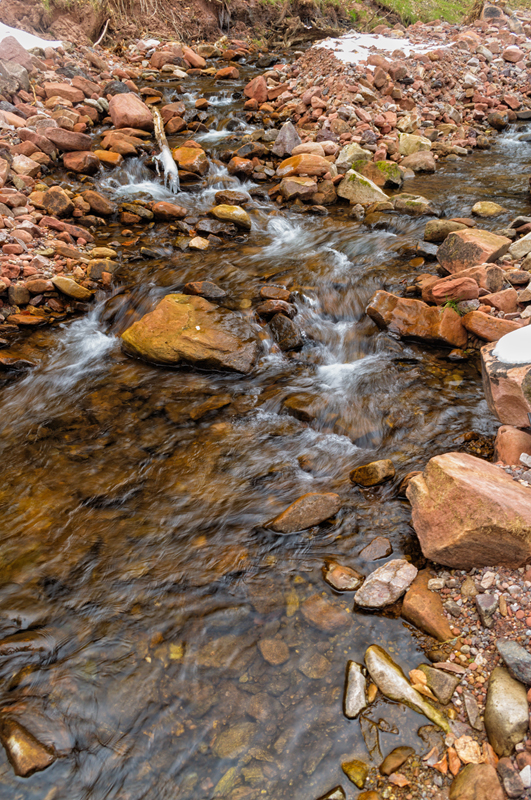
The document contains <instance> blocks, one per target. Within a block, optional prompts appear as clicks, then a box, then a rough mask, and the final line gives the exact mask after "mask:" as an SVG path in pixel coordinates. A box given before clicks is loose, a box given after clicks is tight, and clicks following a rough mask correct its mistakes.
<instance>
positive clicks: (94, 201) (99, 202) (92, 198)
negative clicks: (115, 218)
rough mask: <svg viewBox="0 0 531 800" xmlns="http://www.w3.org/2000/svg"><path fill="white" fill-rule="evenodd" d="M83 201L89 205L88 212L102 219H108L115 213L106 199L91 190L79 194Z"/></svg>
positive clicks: (112, 204) (112, 206)
mask: <svg viewBox="0 0 531 800" xmlns="http://www.w3.org/2000/svg"><path fill="white" fill-rule="evenodd" d="M81 196H82V198H83V200H84V201H85V202H86V203H88V204H89V206H90V210H91V211H93V212H94V213H95V214H98V215H99V216H102V217H110V216H111V214H114V212H115V211H116V206H115V205H114V203H112V202H111V201H110V200H108V199H107V198H106V197H104V196H103V195H102V194H100V193H99V192H95V191H94V190H93V189H87V190H86V191H85V192H82V194H81Z"/></svg>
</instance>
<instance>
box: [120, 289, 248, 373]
mask: <svg viewBox="0 0 531 800" xmlns="http://www.w3.org/2000/svg"><path fill="white" fill-rule="evenodd" d="M122 344H123V348H124V350H125V352H126V353H128V354H129V355H133V356H136V357H137V358H141V359H143V360H145V361H150V362H152V363H155V364H171V365H173V364H179V363H180V362H182V361H184V362H190V363H192V364H196V365H198V366H200V367H206V368H210V369H221V370H232V371H234V372H243V373H247V372H250V371H251V370H252V368H253V366H254V363H255V361H256V358H257V356H258V341H257V338H256V336H255V334H254V331H253V330H252V329H251V327H250V325H249V323H248V322H247V321H246V320H244V319H243V317H241V316H239V315H238V314H235V313H234V312H232V311H227V310H226V309H222V308H218V307H217V306H214V305H212V303H209V302H208V300H205V299H204V298H203V297H195V296H190V295H186V294H168V295H166V297H164V298H163V299H162V300H161V301H160V303H159V304H158V305H157V306H155V308H154V309H153V311H151V312H149V313H148V314H146V315H145V316H143V317H142V319H140V320H138V321H137V322H133V324H132V325H131V327H130V328H128V329H127V330H126V331H125V332H124V333H123V334H122Z"/></svg>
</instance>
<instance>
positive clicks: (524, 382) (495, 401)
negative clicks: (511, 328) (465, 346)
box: [481, 320, 531, 428]
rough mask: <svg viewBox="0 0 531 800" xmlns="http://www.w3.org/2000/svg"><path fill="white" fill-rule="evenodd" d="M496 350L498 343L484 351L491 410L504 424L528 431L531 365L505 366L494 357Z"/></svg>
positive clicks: (484, 370) (530, 402)
mask: <svg viewBox="0 0 531 800" xmlns="http://www.w3.org/2000/svg"><path fill="white" fill-rule="evenodd" d="M500 321H501V320H500ZM495 349H496V343H493V344H487V345H485V346H484V347H482V348H481V371H482V374H483V391H484V392H485V397H486V398H487V403H488V405H489V408H490V410H491V411H492V413H493V414H495V415H496V416H497V417H498V419H499V420H500V422H502V423H503V424H504V425H514V426H516V427H517V428H527V427H528V426H529V418H528V414H529V413H531V363H530V364H504V363H503V362H502V361H499V359H497V358H496V356H495V355H494V350H495Z"/></svg>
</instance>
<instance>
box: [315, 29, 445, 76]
mask: <svg viewBox="0 0 531 800" xmlns="http://www.w3.org/2000/svg"><path fill="white" fill-rule="evenodd" d="M315 47H326V48H327V49H328V50H333V51H334V55H335V56H336V58H338V59H339V61H344V62H345V63H346V64H357V63H358V62H359V61H364V60H365V59H366V58H367V57H368V56H369V55H370V54H371V52H373V51H375V50H377V51H379V52H381V53H392V52H393V51H394V50H402V51H403V52H404V53H405V55H406V56H410V55H411V54H412V53H419V54H421V53H429V51H430V50H433V49H434V48H435V47H436V48H438V49H440V48H441V47H443V45H441V44H440V43H439V42H424V43H423V44H413V42H410V41H409V39H393V38H391V37H390V36H378V35H375V34H372V33H347V34H345V36H340V37H339V38H337V39H332V38H330V39H323V40H322V41H320V42H318V43H317V44H316V45H315ZM369 68H370V69H374V67H371V66H369Z"/></svg>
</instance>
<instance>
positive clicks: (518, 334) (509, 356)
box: [492, 325, 531, 364]
mask: <svg viewBox="0 0 531 800" xmlns="http://www.w3.org/2000/svg"><path fill="white" fill-rule="evenodd" d="M492 354H493V356H495V357H496V358H497V359H498V361H501V362H502V363H503V364H531V327H530V326H529V325H526V326H525V328H518V330H516V331H511V332H510V333H506V334H505V336H502V337H501V339H499V340H498V344H497V345H496V347H495V348H494V350H493V351H492Z"/></svg>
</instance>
